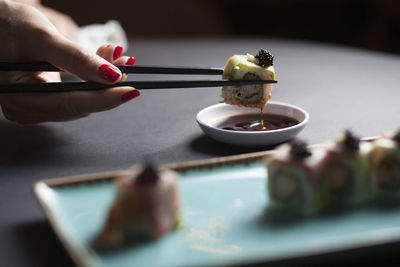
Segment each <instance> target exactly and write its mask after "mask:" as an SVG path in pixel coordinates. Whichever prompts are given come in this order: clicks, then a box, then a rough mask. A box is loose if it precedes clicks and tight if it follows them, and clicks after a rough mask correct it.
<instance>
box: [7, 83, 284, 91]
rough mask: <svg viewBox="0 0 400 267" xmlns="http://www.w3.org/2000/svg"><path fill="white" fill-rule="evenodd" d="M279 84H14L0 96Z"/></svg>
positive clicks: (8, 85) (9, 85)
mask: <svg viewBox="0 0 400 267" xmlns="http://www.w3.org/2000/svg"><path fill="white" fill-rule="evenodd" d="M268 83H277V81H276V80H235V81H229V80H198V81H196V80H194V81H185V80H183V81H132V82H120V83H115V84H102V83H94V82H65V83H64V82H53V83H13V84H0V94H8V93H39V92H41V93H44V92H70V91H96V90H103V89H107V88H111V87H119V86H132V87H135V88H137V89H139V90H141V89H166V88H196V87H217V86H240V85H254V84H268Z"/></svg>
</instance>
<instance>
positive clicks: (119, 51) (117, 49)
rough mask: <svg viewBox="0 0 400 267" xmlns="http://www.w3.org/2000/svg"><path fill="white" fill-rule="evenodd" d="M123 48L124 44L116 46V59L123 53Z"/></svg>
mask: <svg viewBox="0 0 400 267" xmlns="http://www.w3.org/2000/svg"><path fill="white" fill-rule="evenodd" d="M122 50H123V48H122V46H119V45H118V46H116V47H115V49H114V55H113V58H114V60H116V59H117V58H119V57H120V56H121V55H122Z"/></svg>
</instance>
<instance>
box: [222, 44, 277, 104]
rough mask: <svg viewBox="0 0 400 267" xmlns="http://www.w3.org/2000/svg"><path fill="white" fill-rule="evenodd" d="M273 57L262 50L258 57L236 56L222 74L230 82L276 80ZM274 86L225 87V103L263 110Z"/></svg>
mask: <svg viewBox="0 0 400 267" xmlns="http://www.w3.org/2000/svg"><path fill="white" fill-rule="evenodd" d="M272 65H273V56H272V55H271V54H270V53H269V52H267V51H265V50H263V49H262V50H261V51H260V52H259V53H258V54H257V55H256V56H253V55H250V54H247V55H234V56H232V57H230V58H229V59H228V61H227V62H226V64H225V67H224V71H223V74H222V78H223V79H229V80H274V79H275V70H274V67H273V66H272ZM272 87H273V85H272V84H257V85H243V86H224V87H222V90H221V97H222V98H223V99H224V100H223V102H225V103H227V104H231V105H238V106H245V107H254V108H260V109H262V108H263V107H264V106H265V105H266V104H267V102H268V100H269V99H270V98H271V92H272Z"/></svg>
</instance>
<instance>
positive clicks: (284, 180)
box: [265, 140, 321, 215]
mask: <svg viewBox="0 0 400 267" xmlns="http://www.w3.org/2000/svg"><path fill="white" fill-rule="evenodd" d="M320 158H321V151H315V152H314V151H313V153H312V152H311V151H310V150H309V149H308V148H307V146H306V143H304V142H302V141H300V140H294V141H292V142H291V143H289V144H284V145H281V146H280V147H278V148H277V149H276V153H274V154H273V155H271V156H269V157H266V159H265V163H266V166H267V172H268V182H267V190H268V196H269V207H270V208H272V209H275V210H280V211H290V212H295V213H299V214H304V215H305V214H312V213H314V211H315V204H314V200H313V195H314V190H315V188H314V184H315V175H314V169H315V166H316V165H318V162H319V161H320Z"/></svg>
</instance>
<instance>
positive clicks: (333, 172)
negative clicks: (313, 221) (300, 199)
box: [315, 130, 371, 212]
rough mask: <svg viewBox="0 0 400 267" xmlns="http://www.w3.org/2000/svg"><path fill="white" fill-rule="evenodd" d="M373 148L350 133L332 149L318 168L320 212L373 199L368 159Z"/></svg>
mask: <svg viewBox="0 0 400 267" xmlns="http://www.w3.org/2000/svg"><path fill="white" fill-rule="evenodd" d="M370 150H371V145H370V144H369V143H368V142H360V138H359V137H357V136H355V135H354V134H353V133H352V132H351V131H349V130H347V131H346V132H345V133H344V134H342V135H340V136H339V137H338V138H337V139H336V140H335V142H332V143H331V144H329V145H328V147H327V149H326V153H325V156H324V159H323V160H322V161H321V164H320V166H319V167H318V171H317V173H318V175H317V176H318V177H317V180H316V182H317V184H318V185H317V187H318V188H319V190H318V191H317V193H316V195H315V202H316V203H317V210H318V212H323V211H326V210H331V209H335V208H337V207H343V206H352V205H357V204H361V203H363V202H364V201H366V200H367V199H368V197H369V176H368V174H369V171H368V155H369V152H370Z"/></svg>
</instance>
